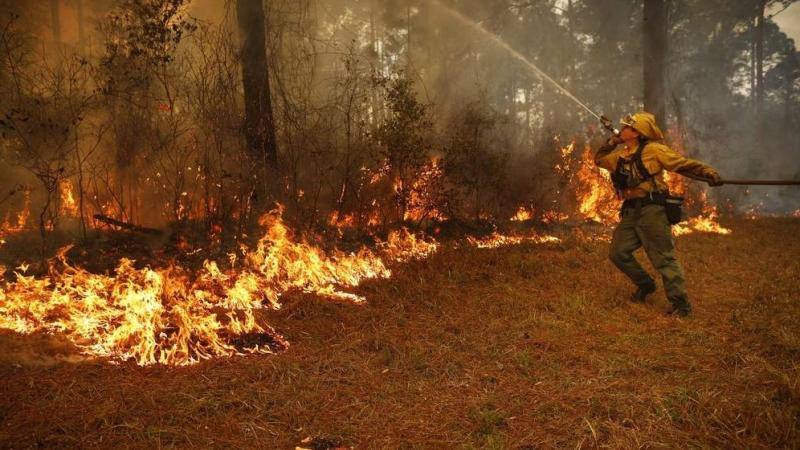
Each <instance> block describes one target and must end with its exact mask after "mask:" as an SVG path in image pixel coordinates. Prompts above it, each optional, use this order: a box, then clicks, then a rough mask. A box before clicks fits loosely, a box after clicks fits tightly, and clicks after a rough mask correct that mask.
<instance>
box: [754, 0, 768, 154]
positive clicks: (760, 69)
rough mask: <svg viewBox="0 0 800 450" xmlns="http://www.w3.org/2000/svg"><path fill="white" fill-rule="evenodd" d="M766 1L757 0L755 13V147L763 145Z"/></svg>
mask: <svg viewBox="0 0 800 450" xmlns="http://www.w3.org/2000/svg"><path fill="white" fill-rule="evenodd" d="M766 6H767V0H758V9H757V11H756V42H755V46H756V91H755V100H756V105H755V106H756V108H755V112H756V145H758V146H761V145H763V144H764V10H765V9H766Z"/></svg>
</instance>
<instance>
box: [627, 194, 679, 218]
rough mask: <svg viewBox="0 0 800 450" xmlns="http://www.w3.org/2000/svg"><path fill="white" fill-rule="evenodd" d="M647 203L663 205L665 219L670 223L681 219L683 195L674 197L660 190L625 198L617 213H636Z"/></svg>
mask: <svg viewBox="0 0 800 450" xmlns="http://www.w3.org/2000/svg"><path fill="white" fill-rule="evenodd" d="M647 205H659V206H663V207H664V210H665V211H666V213H667V220H668V221H669V223H670V224H671V225H675V224H676V223H679V222H680V221H681V220H683V211H682V210H681V206H682V205H683V197H675V196H672V195H669V194H664V193H661V192H650V193H649V194H648V195H647V196H646V197H639V198H631V199H628V200H625V201H624V202H622V208H621V209H620V212H619V215H620V217H624V216H626V215H628V214H633V213H636V212H638V211H639V210H641V209H642V207H645V206H647Z"/></svg>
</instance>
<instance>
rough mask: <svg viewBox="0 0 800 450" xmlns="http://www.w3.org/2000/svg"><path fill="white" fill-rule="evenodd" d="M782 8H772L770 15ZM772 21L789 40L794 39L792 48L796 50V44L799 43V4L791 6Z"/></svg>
mask: <svg viewBox="0 0 800 450" xmlns="http://www.w3.org/2000/svg"><path fill="white" fill-rule="evenodd" d="M781 8H783V6H779V7H777V8H772V11H770V12H771V13H774V12H776V11H779V10H780V9H781ZM772 20H774V21H775V23H777V24H778V26H779V27H781V30H783V32H784V33H786V34H787V35H788V36H789V37H790V38H792V39H794V48H797V43H798V42H800V3H794V4H793V5H792V6H790V7H789V8H787V9H786V11H783V12H782V13H780V14H778V15H777V16H776V17H775V18H773V19H772Z"/></svg>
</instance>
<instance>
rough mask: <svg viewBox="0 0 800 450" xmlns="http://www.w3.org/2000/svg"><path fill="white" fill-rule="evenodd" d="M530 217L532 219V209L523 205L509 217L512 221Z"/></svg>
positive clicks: (522, 220) (520, 220)
mask: <svg viewBox="0 0 800 450" xmlns="http://www.w3.org/2000/svg"><path fill="white" fill-rule="evenodd" d="M531 219H533V209H527V208H525V207H524V206H520V207H519V209H517V212H516V213H514V215H513V216H512V217H511V221H512V222H524V221H526V220H531Z"/></svg>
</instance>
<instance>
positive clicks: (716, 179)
mask: <svg viewBox="0 0 800 450" xmlns="http://www.w3.org/2000/svg"><path fill="white" fill-rule="evenodd" d="M704 175H705V177H706V178H708V181H706V183H708V185H709V186H722V184H723V183H722V177H720V176H719V173H718V172H717V171H716V170H707V171H706V173H705V174H704Z"/></svg>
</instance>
